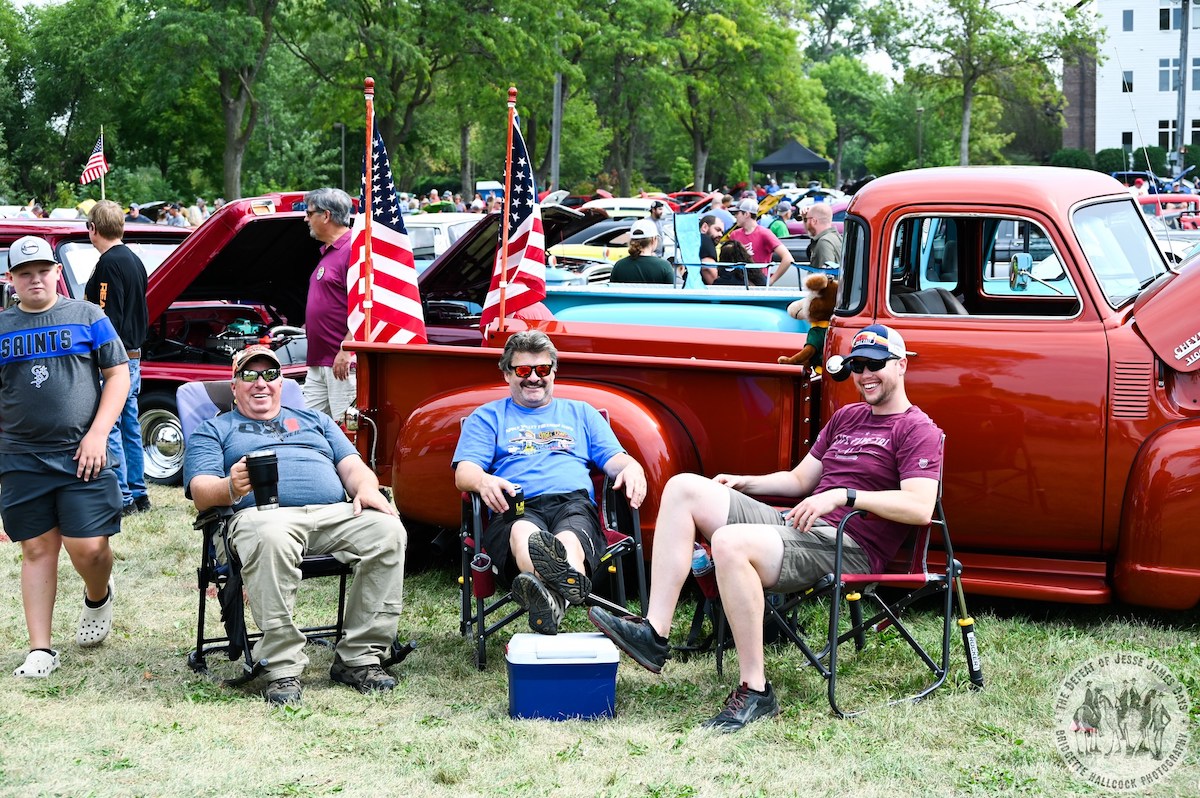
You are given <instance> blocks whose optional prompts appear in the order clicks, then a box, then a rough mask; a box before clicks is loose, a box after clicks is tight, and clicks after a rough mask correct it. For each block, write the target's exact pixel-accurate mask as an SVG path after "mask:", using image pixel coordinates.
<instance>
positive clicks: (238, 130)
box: [219, 70, 258, 200]
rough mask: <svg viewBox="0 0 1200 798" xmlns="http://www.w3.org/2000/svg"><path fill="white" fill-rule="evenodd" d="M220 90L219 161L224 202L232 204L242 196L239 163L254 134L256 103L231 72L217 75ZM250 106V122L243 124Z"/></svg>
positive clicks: (256, 115) (221, 72) (256, 114)
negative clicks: (221, 139)
mask: <svg viewBox="0 0 1200 798" xmlns="http://www.w3.org/2000/svg"><path fill="white" fill-rule="evenodd" d="M219 79H220V87H221V114H222V116H223V117H224V120H225V151H224V152H223V153H222V156H221V161H222V164H223V166H224V170H225V175H224V177H225V179H224V184H225V198H226V199H229V200H234V199H237V198H239V197H241V196H242V159H243V158H244V157H245V155H246V143H247V142H248V141H249V140H250V134H251V133H253V132H254V124H255V122H256V121H257V119H258V103H257V102H255V101H254V100H253V99H252V98H251V97H250V95H249V93H248V92H247V91H246V89H245V86H243V85H241V81H240V76H239V75H238V73H237V72H236V71H234V70H221V71H220V72H219ZM247 105H249V106H250V119H249V120H248V121H245V122H243V119H244V118H245V116H246V106H247Z"/></svg>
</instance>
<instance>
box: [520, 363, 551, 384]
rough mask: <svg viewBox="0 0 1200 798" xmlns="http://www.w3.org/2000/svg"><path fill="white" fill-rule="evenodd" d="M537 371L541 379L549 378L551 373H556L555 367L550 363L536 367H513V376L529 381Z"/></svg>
mask: <svg viewBox="0 0 1200 798" xmlns="http://www.w3.org/2000/svg"><path fill="white" fill-rule="evenodd" d="M535 371H536V372H537V375H538V376H539V377H549V376H550V372H552V371H554V366H552V365H550V364H549V363H539V364H538V365H536V366H513V374H516V375H517V376H518V377H520V378H521V379H523V380H524V379H527V378H528V377H529V375H530V374H533V373H534V372H535Z"/></svg>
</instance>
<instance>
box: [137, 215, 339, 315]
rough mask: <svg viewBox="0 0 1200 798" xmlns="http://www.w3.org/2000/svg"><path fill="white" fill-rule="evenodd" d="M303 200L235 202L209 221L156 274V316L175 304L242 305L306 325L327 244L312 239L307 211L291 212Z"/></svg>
mask: <svg viewBox="0 0 1200 798" xmlns="http://www.w3.org/2000/svg"><path fill="white" fill-rule="evenodd" d="M302 198H303V195H302V194H275V195H269V196H267V197H260V198H255V199H245V200H236V201H234V202H231V203H229V204H228V205H226V206H225V207H224V208H222V209H221V210H220V211H219V212H218V213H216V214H214V215H213V216H212V218H210V219H208V220H207V221H205V223H204V224H202V225H201V226H200V227H198V228H197V229H196V230H195V231H194V232H193V233H192V234H191V235H189V236H188V237H187V239H186V240H184V242H183V243H182V244H180V245H179V247H178V248H177V249H176V250H175V251H174V252H172V253H171V255H170V256H168V258H167V259H166V260H164V261H163V264H162V266H160V267H159V268H158V269H157V270H155V272H154V274H152V275H151V276H150V281H149V285H148V286H147V289H146V305H147V308H148V310H149V311H150V318H152V319H153V318H157V317H158V316H159V315H161V314H162V313H164V312H165V311H166V309H167V307H168V306H169V305H170V304H171V303H173V302H179V301H205V300H207V301H213V300H238V301H241V302H246V303H250V304H256V305H258V304H261V305H266V306H270V307H272V308H274V309H276V310H277V311H278V313H279V315H280V316H281V317H283V320H286V322H287V323H288V324H293V325H297V326H299V325H300V324H302V323H303V321H304V305H305V298H306V296H307V294H308V278H309V275H310V274H312V270H313V268H314V267H315V266H316V263H317V260H318V258H319V250H320V246H321V245H320V242H318V241H316V240H314V239H313V238H312V237H310V236H309V234H308V225H306V224H305V222H304V213H303V212H302V211H293V210H292V206H293V205H294V204H295V203H297V202H300V201H301V200H302ZM267 203H269V206H268V204H267Z"/></svg>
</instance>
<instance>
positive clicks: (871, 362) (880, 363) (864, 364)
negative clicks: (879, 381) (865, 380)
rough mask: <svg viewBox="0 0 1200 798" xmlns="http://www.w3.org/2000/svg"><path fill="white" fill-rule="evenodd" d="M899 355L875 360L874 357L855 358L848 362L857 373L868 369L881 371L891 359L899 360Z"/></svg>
mask: <svg viewBox="0 0 1200 798" xmlns="http://www.w3.org/2000/svg"><path fill="white" fill-rule="evenodd" d="M899 359H900V358H898V357H888V358H884V359H883V360H875V359H874V358H855V359H854V360H851V361H849V362H847V363H846V365H847V366H849V367H850V370H851V371H853V372H854V373H855V374H862V373H863V372H864V371H866V370H867V369H870V370H871V371H881V370H882V369H883V367H884V366H886V365H887V364H888V361H889V360H899Z"/></svg>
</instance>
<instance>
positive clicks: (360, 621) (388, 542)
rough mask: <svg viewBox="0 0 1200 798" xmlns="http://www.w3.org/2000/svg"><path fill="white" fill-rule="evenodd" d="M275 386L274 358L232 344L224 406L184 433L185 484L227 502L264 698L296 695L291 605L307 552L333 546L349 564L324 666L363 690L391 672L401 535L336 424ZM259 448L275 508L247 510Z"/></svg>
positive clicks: (278, 374)
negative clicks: (268, 458) (270, 460)
mask: <svg viewBox="0 0 1200 798" xmlns="http://www.w3.org/2000/svg"><path fill="white" fill-rule="evenodd" d="M282 388H283V373H282V369H281V367H280V362H279V358H278V356H277V355H276V354H275V353H274V352H273V351H272V350H271V349H270V347H266V346H251V347H248V348H246V349H245V350H243V351H241V352H239V353H238V354H237V355H236V356H235V357H234V359H233V396H234V408H233V410H231V411H230V412H228V413H225V414H222V415H220V416H217V417H216V418H213V419H209V420H208V421H205V422H204V423H203V424H201V425H200V427H199V428H198V429H197V430H196V431H195V432H194V433H192V436H191V437H190V438H189V439H188V442H187V459H186V461H185V463H184V485H185V486H186V487H187V491H188V495H189V496H190V497H191V498H192V499H193V501H195V503H196V508H197V509H199V510H207V509H208V508H210V507H221V506H224V507H233V508H234V509H235V510H236V511H237V512H236V513H235V514H234V516H233V518H232V519H231V520H230V522H229V537H230V542H231V543H232V545H233V548H234V550H235V551H236V553H237V555H238V558H239V559H240V560H241V562H242V578H243V580H244V582H245V586H246V595H247V597H248V599H249V603H250V611H251V614H252V615H253V616H254V622H255V623H256V624H258V628H259V629H261V630H262V632H263V636H262V638H261V639H260V640H259V641H258V643H257V644H256V645H255V646H254V652H253V653H254V658H255V659H256V660H264V659H265V660H267V662H268V663H269V664H268V670H267V677H268V679H270V684H269V685H268V686H267V690H266V698H267V701H268V702H270V703H272V704H296V703H299V702H300V674H301V673H302V672H303V670H304V666H305V665H307V664H308V658H307V657H306V656H305V654H304V643H305V638H304V634H303V633H302V632H300V630H299V629H298V628H297V627H296V624H295V622H294V621H293V619H292V611H291V608H292V607H293V606H294V604H295V598H296V589H297V587H298V586H299V584H300V579H301V576H300V560H301V558H302V557H303V556H304V554H306V553H309V554H332V555H334V556H335V557H337V559H338V560H340V561H342V562H346V563H350V564H352V565H354V566H355V575H354V580H353V582H351V586H350V590H349V594H348V596H347V600H346V625H345V630H346V634H345V637H343V638H342V640H341V642H339V643H338V645H337V652H336V655H335V656H334V661H333V667H332V668H331V669H330V671H329V675H330V677H331V678H332V679H333V680H334V681H336V682H341V683H342V684H346V685H349V686H351V687H354V688H356V689H358V690H359V691H360V692H363V693H366V692H371V691H378V690H391V689H392V688H394V687H395V686H396V680H395V679H394V678H392V677H391V676H390V675H388V673H387V672H386V671H384V670H383V668H382V667H380V664H379V663H380V659H381V656H382V655H384V654H385V652H387V651H388V649H389V648H390V646H391V644H392V641H393V640H394V639H395V637H396V627H397V623H398V620H399V614H400V601H401V595H402V592H403V586H404V548H405V544H406V541H407V534H406V533H405V531H404V526H403V525H402V524H401V523H400V518H399V513H398V512H397V511H396V508H395V507H394V506H392V504H391V502H389V501H388V500H387V498H386V497H384V496H383V494H382V493H381V492H380V490H379V481H378V480H377V479H376V477H375V474H374V473H373V472H372V471H371V469H370V468H368V467H367V465H366V464H365V463H363V461H362V458H360V457H359V456H358V453H357V452H356V451H355V449H354V447H353V446H352V445H351V443H350V441H349V440H347V438H346V436H345V434H344V433H343V432H342V431H341V430H340V429H339V428H338V427H337V425H336V424H334V423H333V420H332V419H331V418H330V417H329V416H327V415H325V414H323V413H319V412H317V411H315V410H303V409H301V410H294V409H292V408H285V407H283V406H282V402H281V393H282ZM260 449H272V450H274V451H275V454H276V457H277V459H278V463H279V507H277V508H275V509H271V510H258V509H255V507H254V500H253V498H252V497H251V493H252V491H251V486H250V476H249V472H248V470H247V468H246V455H248V454H250V453H251V452H254V451H257V450H260ZM347 495H348V496H349V497H350V499H351V501H349V502H347V501H345V498H346V496H347Z"/></svg>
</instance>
